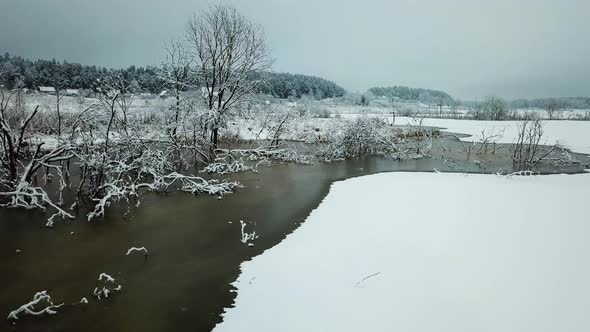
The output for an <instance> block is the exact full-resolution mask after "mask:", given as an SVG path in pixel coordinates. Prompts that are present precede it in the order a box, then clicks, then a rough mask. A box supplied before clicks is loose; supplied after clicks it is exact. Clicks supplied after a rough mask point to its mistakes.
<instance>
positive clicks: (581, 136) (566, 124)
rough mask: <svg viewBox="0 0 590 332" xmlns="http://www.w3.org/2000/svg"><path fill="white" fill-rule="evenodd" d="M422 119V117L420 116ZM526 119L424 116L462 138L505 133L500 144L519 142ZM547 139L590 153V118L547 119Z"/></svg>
mask: <svg viewBox="0 0 590 332" xmlns="http://www.w3.org/2000/svg"><path fill="white" fill-rule="evenodd" d="M357 116H361V115H360V114H346V115H343V117H345V118H353V117H357ZM371 116H384V117H386V118H388V120H389V121H391V116H387V115H377V114H373V115H371ZM418 120H419V119H418ZM416 121H417V119H415V118H410V117H403V116H398V117H396V118H395V124H396V125H416V124H417V122H416ZM520 123H522V121H480V120H455V119H435V118H424V119H423V120H422V125H423V126H430V127H441V128H445V129H444V131H447V132H453V133H459V134H467V135H471V136H470V137H465V138H462V139H461V140H462V141H465V142H472V141H479V140H480V139H481V138H482V130H485V133H486V135H489V134H490V133H502V135H501V137H499V138H498V139H496V140H494V141H495V142H496V143H515V142H516V139H517V137H518V125H519V124H520ZM543 125H544V126H543V131H544V134H543V139H542V140H541V144H546V145H553V144H555V143H556V142H559V143H560V144H561V145H563V146H564V147H566V148H569V149H571V150H572V151H573V152H578V153H587V154H590V121H574V120H543Z"/></svg>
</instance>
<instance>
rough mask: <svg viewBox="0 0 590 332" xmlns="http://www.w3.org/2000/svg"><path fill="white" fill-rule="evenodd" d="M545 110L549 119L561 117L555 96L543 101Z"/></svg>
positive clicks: (559, 106)
mask: <svg viewBox="0 0 590 332" xmlns="http://www.w3.org/2000/svg"><path fill="white" fill-rule="evenodd" d="M545 111H546V112H547V115H548V116H549V120H553V119H554V118H555V117H557V118H558V119H559V118H560V117H561V105H560V103H559V102H558V101H557V100H556V99H555V98H550V99H549V100H547V101H546V102H545Z"/></svg>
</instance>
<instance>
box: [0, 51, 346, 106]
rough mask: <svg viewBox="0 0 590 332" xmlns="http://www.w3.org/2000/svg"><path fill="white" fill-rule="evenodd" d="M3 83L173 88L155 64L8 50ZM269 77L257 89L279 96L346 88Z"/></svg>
mask: <svg viewBox="0 0 590 332" xmlns="http://www.w3.org/2000/svg"><path fill="white" fill-rule="evenodd" d="M0 69H1V70H0V73H1V74H0V85H3V86H4V87H5V88H7V89H14V88H16V87H23V88H29V89H37V88H38V87H40V86H52V87H55V88H57V89H67V88H72V89H87V90H92V89H94V87H95V85H96V82H97V80H99V79H100V78H104V77H115V76H116V77H120V78H122V79H123V80H124V81H125V82H127V84H128V86H129V90H130V91H131V92H134V93H141V92H149V93H159V92H161V91H162V90H165V89H169V88H171V86H170V84H169V82H168V81H167V80H165V79H163V78H162V77H161V75H160V73H161V70H160V68H159V67H156V66H147V67H136V66H130V67H128V68H123V69H109V68H103V67H97V66H88V65H81V64H79V63H72V62H67V61H63V62H59V61H56V60H55V59H54V60H42V59H40V60H34V61H33V60H30V59H24V58H22V57H20V56H11V55H10V54H8V53H6V54H4V55H3V56H0ZM256 75H265V76H266V78H265V80H264V82H263V83H262V84H260V85H259V86H258V88H257V90H258V91H257V92H259V93H263V94H268V95H272V96H274V97H276V98H289V97H294V98H300V97H302V96H304V95H307V96H311V97H313V98H315V99H323V98H333V97H340V96H342V95H344V93H345V92H346V91H345V90H344V89H343V88H342V87H340V86H338V85H337V84H336V83H334V82H332V81H328V80H326V79H323V78H320V77H315V76H309V75H298V74H289V73H271V72H266V73H262V74H256Z"/></svg>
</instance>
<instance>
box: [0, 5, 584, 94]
mask: <svg viewBox="0 0 590 332" xmlns="http://www.w3.org/2000/svg"><path fill="white" fill-rule="evenodd" d="M212 3H216V1H200V0H159V1H152V0H0V51H1V52H9V53H11V54H15V55H21V56H24V57H29V58H47V59H52V58H55V59H56V60H68V61H75V62H80V63H83V64H96V65H100V66H107V67H123V66H129V65H132V64H135V65H154V64H159V63H160V62H161V60H162V56H163V53H162V45H163V43H164V42H165V41H166V40H168V39H170V38H173V37H180V36H181V35H182V33H183V30H184V24H185V22H186V20H187V19H188V17H189V16H190V15H191V14H192V13H194V12H196V13H198V12H199V11H202V10H203V9H204V8H206V7H207V6H208V5H209V4H212ZM225 3H230V4H233V5H234V6H236V7H237V8H238V9H239V10H240V11H241V12H242V13H243V14H244V15H245V16H247V17H249V18H250V19H251V20H252V21H254V22H256V23H259V24H261V25H262V26H263V27H264V29H265V31H266V36H267V41H268V46H269V47H270V49H271V51H272V56H273V57H274V58H275V59H276V62H275V65H274V70H275V71H285V72H292V73H304V74H312V75H318V76H321V77H324V78H327V79H330V80H333V81H335V82H337V83H338V84H340V85H342V86H343V87H345V88H347V89H350V90H358V91H363V90H365V89H367V88H369V87H371V86H375V85H408V86H413V87H424V88H433V89H441V90H445V91H447V92H449V93H451V94H452V95H453V96H456V97H460V98H466V99H473V98H476V97H477V98H482V97H485V96H489V95H499V96H503V97H506V98H515V97H546V96H590V42H589V40H590V19H589V18H588V17H589V15H590V1H589V0H519V1H513V0H445V1H442V0H414V1H411V0H362V1H348V0H242V1H226V2H225Z"/></svg>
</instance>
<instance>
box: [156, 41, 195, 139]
mask: <svg viewBox="0 0 590 332" xmlns="http://www.w3.org/2000/svg"><path fill="white" fill-rule="evenodd" d="M164 49H165V51H166V61H165V62H164V63H163V64H162V67H161V69H160V77H161V78H162V79H163V80H164V81H166V82H167V83H168V84H169V85H170V86H172V88H173V89H174V97H175V99H176V104H175V106H174V119H173V124H172V128H171V129H170V137H171V138H172V140H173V141H176V140H177V132H178V127H179V125H180V121H181V120H180V116H181V102H182V98H181V94H182V93H183V92H184V91H185V90H186V89H187V88H188V87H189V86H191V85H193V86H194V83H195V80H196V77H195V75H192V74H193V73H192V72H191V70H192V69H191V65H192V61H193V59H192V58H191V57H190V55H189V54H188V52H187V49H186V46H185V44H184V43H182V42H181V41H178V40H171V41H170V42H168V44H167V45H166V46H165V47H164Z"/></svg>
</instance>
